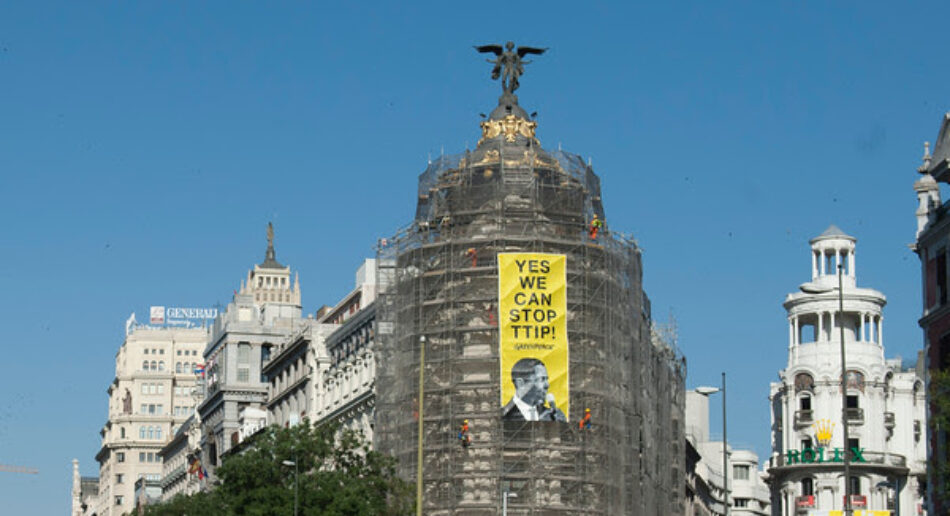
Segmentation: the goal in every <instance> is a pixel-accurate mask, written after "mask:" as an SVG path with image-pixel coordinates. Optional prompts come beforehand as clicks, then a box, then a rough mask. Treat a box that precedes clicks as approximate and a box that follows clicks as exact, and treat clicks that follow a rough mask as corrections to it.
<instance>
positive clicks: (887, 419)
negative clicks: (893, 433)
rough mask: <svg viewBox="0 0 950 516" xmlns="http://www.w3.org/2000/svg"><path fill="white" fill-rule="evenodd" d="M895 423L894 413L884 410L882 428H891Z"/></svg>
mask: <svg viewBox="0 0 950 516" xmlns="http://www.w3.org/2000/svg"><path fill="white" fill-rule="evenodd" d="M895 425H896V423H895V422H894V413H893V412H885V413H884V428H886V429H888V430H893V429H894V426H895Z"/></svg>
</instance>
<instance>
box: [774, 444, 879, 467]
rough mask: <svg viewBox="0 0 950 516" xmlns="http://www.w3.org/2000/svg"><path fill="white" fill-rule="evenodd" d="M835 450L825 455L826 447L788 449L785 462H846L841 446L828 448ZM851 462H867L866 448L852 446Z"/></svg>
mask: <svg viewBox="0 0 950 516" xmlns="http://www.w3.org/2000/svg"><path fill="white" fill-rule="evenodd" d="M828 451H829V452H834V454H833V455H832V456H831V457H825V449H824V448H818V449H815V448H805V449H804V450H802V451H798V450H788V451H787V452H786V453H785V464H822V463H828V462H844V455H843V453H842V449H841V448H833V449H831V450H828ZM851 462H867V461H866V460H864V448H855V447H852V448H851Z"/></svg>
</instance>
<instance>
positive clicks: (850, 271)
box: [848, 249, 857, 278]
mask: <svg viewBox="0 0 950 516" xmlns="http://www.w3.org/2000/svg"><path fill="white" fill-rule="evenodd" d="M854 252H855V250H854V249H852V250H851V253H849V254H848V274H850V275H851V277H852V278H857V276H855V274H854Z"/></svg>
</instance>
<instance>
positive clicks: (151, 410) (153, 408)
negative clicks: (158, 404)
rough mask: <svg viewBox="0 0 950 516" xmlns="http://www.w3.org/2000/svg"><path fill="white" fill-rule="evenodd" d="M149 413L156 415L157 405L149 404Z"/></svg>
mask: <svg viewBox="0 0 950 516" xmlns="http://www.w3.org/2000/svg"><path fill="white" fill-rule="evenodd" d="M148 413H149V414H154V413H155V405H154V404H149V406H148Z"/></svg>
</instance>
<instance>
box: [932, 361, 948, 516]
mask: <svg viewBox="0 0 950 516" xmlns="http://www.w3.org/2000/svg"><path fill="white" fill-rule="evenodd" d="M928 394H929V396H928V398H930V399H929V400H928V401H929V402H930V403H929V404H930V421H929V423H928V424H929V426H930V432H931V435H937V434H939V433H941V432H943V433H950V370H946V369H931V370H930V392H929V393H928ZM943 446H944V447H946V446H948V444H946V443H945V444H943ZM941 451H942V453H943V460H932V461H929V462H930V463H931V465H932V467H933V468H934V469H933V480H934V485H933V486H931V488H932V489H933V493H934V496H935V497H936V498H939V499H940V500H942V501H943V503H944V504H950V450H947V449H946V448H945V449H944V450H941ZM935 453H940V451H935Z"/></svg>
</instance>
